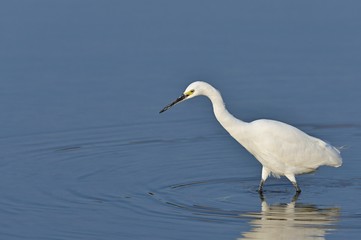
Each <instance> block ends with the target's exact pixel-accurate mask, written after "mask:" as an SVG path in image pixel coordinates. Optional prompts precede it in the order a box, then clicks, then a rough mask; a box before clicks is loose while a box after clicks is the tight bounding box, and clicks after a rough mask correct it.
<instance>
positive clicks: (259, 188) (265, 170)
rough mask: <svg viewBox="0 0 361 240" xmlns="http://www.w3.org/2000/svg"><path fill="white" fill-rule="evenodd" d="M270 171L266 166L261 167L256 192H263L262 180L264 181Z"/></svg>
mask: <svg viewBox="0 0 361 240" xmlns="http://www.w3.org/2000/svg"><path fill="white" fill-rule="evenodd" d="M270 173H271V171H270V170H269V169H268V168H266V167H262V179H261V182H260V183H259V187H258V192H259V193H260V194H262V193H263V185H264V182H265V181H266V179H267V178H268V176H269V174H270Z"/></svg>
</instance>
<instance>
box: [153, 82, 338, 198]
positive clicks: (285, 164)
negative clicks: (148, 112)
mask: <svg viewBox="0 0 361 240" xmlns="http://www.w3.org/2000/svg"><path fill="white" fill-rule="evenodd" d="M200 95H203V96H206V97H208V98H209V99H210V100H211V102H212V105H213V112H214V115H215V117H216V119H217V120H218V121H219V123H220V124H221V125H222V126H223V127H224V128H225V130H226V131H227V132H228V133H229V134H230V135H231V136H232V137H233V138H234V139H235V140H236V141H237V142H239V143H240V144H241V145H242V146H243V147H244V148H245V149H247V150H248V151H249V152H250V153H251V154H252V155H253V156H254V157H255V158H256V159H257V160H258V161H259V162H260V163H261V164H262V178H261V182H260V184H259V188H258V192H259V193H262V192H263V185H264V183H265V181H266V179H267V178H268V176H269V175H270V174H272V175H273V176H275V177H280V176H286V177H287V178H288V179H289V180H290V181H291V183H292V184H293V186H294V187H295V189H296V192H297V193H299V192H301V189H300V187H299V186H298V184H297V181H296V178H295V175H298V174H304V173H309V172H313V171H315V170H316V169H317V168H318V167H320V166H323V165H326V166H332V167H339V166H341V165H342V158H341V155H340V151H339V150H338V149H337V148H335V147H333V146H331V145H330V144H328V143H326V142H324V141H322V140H320V139H318V138H315V137H312V136H310V135H307V134H306V133H304V132H302V131H301V130H299V129H297V128H295V127H293V126H291V125H288V124H286V123H283V122H279V121H275V120H268V119H259V120H255V121H253V122H249V123H248V122H244V121H242V120H239V119H237V118H235V117H234V116H233V115H232V114H230V113H229V112H228V110H227V109H226V107H225V105H224V102H223V99H222V96H221V94H220V93H219V91H218V90H217V89H215V88H214V87H212V86H211V85H210V84H208V83H206V82H202V81H197V82H193V83H191V84H190V85H189V86H188V87H187V88H186V90H185V91H184V93H183V94H182V95H181V96H180V97H179V98H177V99H176V100H175V101H173V102H172V103H171V104H169V105H167V106H166V107H164V108H163V109H162V110H161V111H160V112H159V113H162V112H164V111H166V110H168V109H169V108H171V107H172V106H174V105H175V104H177V103H179V102H182V101H184V100H187V99H190V98H193V97H196V96H200Z"/></svg>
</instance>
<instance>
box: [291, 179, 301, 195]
mask: <svg viewBox="0 0 361 240" xmlns="http://www.w3.org/2000/svg"><path fill="white" fill-rule="evenodd" d="M292 184H293V186H294V187H295V189H296V193H298V194H300V193H301V188H300V187H299V186H298V184H297V182H292Z"/></svg>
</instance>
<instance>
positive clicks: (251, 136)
mask: <svg viewBox="0 0 361 240" xmlns="http://www.w3.org/2000/svg"><path fill="white" fill-rule="evenodd" d="M236 140H238V141H239V142H240V143H241V144H242V145H243V146H244V147H245V148H246V149H247V150H248V151H249V152H251V153H252V154H253V155H254V156H255V157H256V158H257V160H259V161H260V162H261V163H262V165H263V166H266V167H267V168H269V169H270V170H271V171H272V172H273V173H274V174H277V175H284V174H285V173H293V174H302V173H307V172H311V171H314V170H315V169H317V168H318V167H319V166H322V165H328V166H334V167H339V166H341V164H342V159H341V156H340V152H339V151H338V149H336V148H335V147H333V146H331V145H330V144H328V143H325V142H324V141H322V140H320V139H318V138H315V137H312V136H309V135H307V134H306V133H304V132H302V131H301V130H299V129H297V128H295V127H293V126H291V125H288V124H286V123H282V122H279V121H274V120H267V119H261V120H256V121H253V122H251V123H249V125H248V126H247V130H246V131H245V133H244V137H243V138H239V139H237V138H236Z"/></svg>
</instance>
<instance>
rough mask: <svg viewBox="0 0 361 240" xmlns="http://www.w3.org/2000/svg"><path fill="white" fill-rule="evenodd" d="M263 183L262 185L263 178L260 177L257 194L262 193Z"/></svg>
mask: <svg viewBox="0 0 361 240" xmlns="http://www.w3.org/2000/svg"><path fill="white" fill-rule="evenodd" d="M263 185H264V180H263V179H261V182H260V183H259V187H258V192H259V194H262V193H263Z"/></svg>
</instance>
